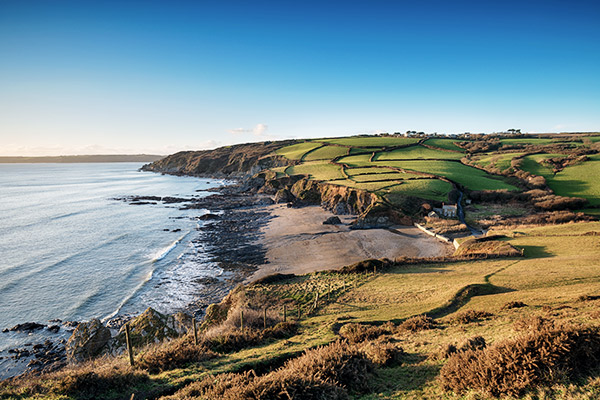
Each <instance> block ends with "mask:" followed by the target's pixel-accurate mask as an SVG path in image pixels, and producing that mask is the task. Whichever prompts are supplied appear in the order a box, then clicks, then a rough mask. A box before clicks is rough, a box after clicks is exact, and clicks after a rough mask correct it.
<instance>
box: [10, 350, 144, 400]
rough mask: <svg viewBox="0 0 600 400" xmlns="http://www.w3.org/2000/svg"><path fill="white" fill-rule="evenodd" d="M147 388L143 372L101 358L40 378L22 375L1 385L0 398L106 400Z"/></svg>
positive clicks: (122, 360)
mask: <svg viewBox="0 0 600 400" xmlns="http://www.w3.org/2000/svg"><path fill="white" fill-rule="evenodd" d="M150 384H151V380H150V378H149V376H148V374H147V373H146V372H145V371H138V370H134V369H133V368H131V367H130V366H129V365H127V364H126V363H125V360H124V359H122V358H120V359H117V358H112V359H111V358H106V357H103V358H99V359H96V360H94V361H90V362H86V363H81V364H77V365H76V366H69V367H66V368H63V369H61V370H58V371H55V372H51V373H47V374H42V375H40V376H31V375H25V376H22V377H17V378H13V379H11V380H6V381H3V382H2V383H0V397H1V398H3V399H4V398H9V399H12V398H47V397H51V398H55V397H56V398H58V397H60V398H62V396H66V397H68V398H76V399H83V400H87V399H90V400H91V399H105V398H109V397H111V395H114V393H115V392H130V393H131V392H134V391H135V390H136V388H139V387H145V388H147V387H148V386H149V385H150ZM49 395H50V396H49Z"/></svg>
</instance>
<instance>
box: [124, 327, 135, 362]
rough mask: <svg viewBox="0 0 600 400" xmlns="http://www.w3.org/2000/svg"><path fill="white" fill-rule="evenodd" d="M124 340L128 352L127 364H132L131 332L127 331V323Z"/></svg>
mask: <svg viewBox="0 0 600 400" xmlns="http://www.w3.org/2000/svg"><path fill="white" fill-rule="evenodd" d="M125 341H126V342H127V353H128V354H129V364H131V366H132V367H133V366H134V361H133V346H131V334H130V332H129V324H125Z"/></svg>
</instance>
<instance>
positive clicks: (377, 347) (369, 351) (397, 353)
mask: <svg viewBox="0 0 600 400" xmlns="http://www.w3.org/2000/svg"><path fill="white" fill-rule="evenodd" d="M360 350H361V351H362V352H363V353H365V355H366V356H367V358H368V359H369V360H371V362H372V363H374V364H377V365H381V366H386V367H389V366H394V365H400V364H401V363H402V356H403V355H404V350H403V349H402V347H400V346H399V345H397V344H395V343H393V342H390V341H387V340H377V341H370V342H366V343H365V344H363V345H362V346H361V347H360Z"/></svg>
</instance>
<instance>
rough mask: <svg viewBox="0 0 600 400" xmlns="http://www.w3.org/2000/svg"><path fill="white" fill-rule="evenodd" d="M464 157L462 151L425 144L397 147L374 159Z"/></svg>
mask: <svg viewBox="0 0 600 400" xmlns="http://www.w3.org/2000/svg"><path fill="white" fill-rule="evenodd" d="M462 157H463V154H461V153H454V152H450V151H442V150H433V149H430V148H427V147H423V146H410V147H405V148H402V149H396V150H392V151H386V152H379V153H377V154H376V155H375V157H374V158H373V160H374V161H384V160H398V159H401V160H407V159H414V160H419V159H422V160H427V159H439V160H460V159H461V158H462Z"/></svg>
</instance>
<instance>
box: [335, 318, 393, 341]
mask: <svg viewBox="0 0 600 400" xmlns="http://www.w3.org/2000/svg"><path fill="white" fill-rule="evenodd" d="M395 330H396V326H395V325H394V324H393V323H391V322H387V323H385V324H383V325H380V326H376V325H364V324H356V323H349V324H345V325H343V326H342V327H341V328H340V331H339V334H340V336H341V337H343V338H344V339H346V340H348V341H349V342H350V343H360V342H364V341H365V340H372V339H376V338H378V337H379V336H381V335H386V334H392V333H394V331H395Z"/></svg>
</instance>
